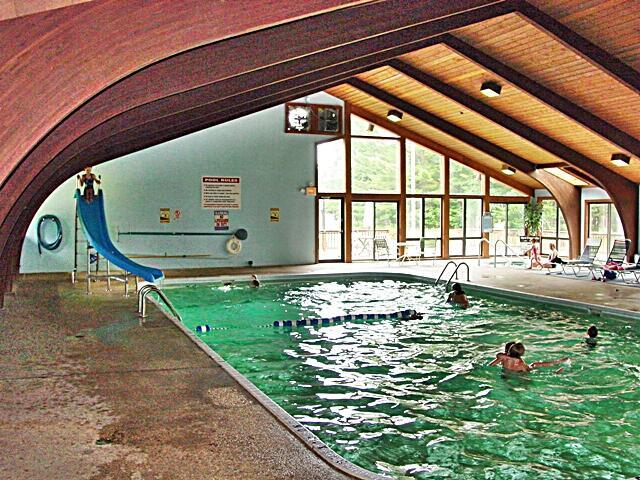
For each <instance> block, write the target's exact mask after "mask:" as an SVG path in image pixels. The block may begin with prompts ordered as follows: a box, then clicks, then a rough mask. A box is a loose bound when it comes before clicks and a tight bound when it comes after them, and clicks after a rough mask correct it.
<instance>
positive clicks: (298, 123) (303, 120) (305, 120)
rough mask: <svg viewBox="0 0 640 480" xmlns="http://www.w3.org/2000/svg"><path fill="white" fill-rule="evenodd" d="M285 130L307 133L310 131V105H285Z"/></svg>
mask: <svg viewBox="0 0 640 480" xmlns="http://www.w3.org/2000/svg"><path fill="white" fill-rule="evenodd" d="M287 131H288V132H296V133H303V132H307V133H309V132H310V131H311V107H308V106H304V105H287Z"/></svg>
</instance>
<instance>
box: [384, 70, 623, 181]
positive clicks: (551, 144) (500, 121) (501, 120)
mask: <svg viewBox="0 0 640 480" xmlns="http://www.w3.org/2000/svg"><path fill="white" fill-rule="evenodd" d="M389 65H390V66H391V67H393V68H394V69H396V70H397V71H399V72H400V73H402V74H403V75H405V76H407V77H409V78H411V79H413V80H414V81H416V82H418V83H421V84H422V85H424V86H425V87H427V88H430V89H431V90H434V91H435V92H437V93H439V94H440V95H443V96H445V97H447V98H449V99H451V100H453V101H454V102H456V103H457V104H458V105H461V106H463V107H464V108H467V109H469V110H471V111H472V112H475V113H477V114H479V115H481V116H482V117H484V118H486V119H487V120H490V121H491V122H493V123H494V124H496V125H498V126H500V127H502V128H504V129H506V130H509V131H510V132H512V133H514V134H516V135H518V136H519V137H520V138H523V139H524V140H526V141H528V142H530V143H532V144H533V145H535V146H537V147H539V148H541V149H543V150H546V151H547V152H549V153H551V154H553V155H555V156H556V157H558V158H562V159H564V160H566V161H567V162H569V163H571V164H572V165H574V166H576V167H578V168H580V169H582V170H585V171H587V172H589V173H591V174H592V175H593V176H594V178H599V177H601V176H607V177H614V178H616V179H617V180H618V181H620V182H629V180H627V179H626V178H625V177H623V176H622V175H620V174H618V173H616V172H613V171H612V170H609V169H608V168H606V167H603V166H602V165H601V164H599V163H598V162H596V161H594V160H592V159H590V158H588V157H587V156H585V155H582V154H581V153H579V152H577V151H575V150H573V149H572V148H569V147H567V146H566V145H564V144H563V143H561V142H558V141H556V140H554V139H553V138H551V137H549V136H547V135H545V134H543V133H541V132H539V131H537V130H535V129H533V128H531V127H529V126H528V125H525V124H524V123H522V122H519V121H518V120H516V119H514V118H513V117H510V116H509V115H506V114H504V113H502V112H501V111H499V110H496V109H494V108H493V107H491V106H489V105H487V104H486V103H484V102H481V101H480V100H477V99H476V98H474V97H471V96H469V95H467V94H466V93H464V92H462V91H460V90H458V89H456V88H454V87H452V86H450V85H448V84H446V83H444V82H442V81H440V80H438V79H437V78H435V77H432V76H431V75H429V74H427V73H425V72H423V71H421V70H419V69H417V68H415V67H413V66H411V65H407V64H406V63H404V62H401V61H400V60H392V61H390V62H389ZM566 165H567V164H566V162H558V163H556V164H551V165H550V164H540V165H536V167H535V168H551V166H555V167H561V166H566ZM631 183H633V182H631Z"/></svg>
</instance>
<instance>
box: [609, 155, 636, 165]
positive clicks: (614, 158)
mask: <svg viewBox="0 0 640 480" xmlns="http://www.w3.org/2000/svg"><path fill="white" fill-rule="evenodd" d="M629 162H631V157H629V155H625V154H624V153H614V154H613V155H611V163H613V164H614V165H615V166H617V167H628V166H629Z"/></svg>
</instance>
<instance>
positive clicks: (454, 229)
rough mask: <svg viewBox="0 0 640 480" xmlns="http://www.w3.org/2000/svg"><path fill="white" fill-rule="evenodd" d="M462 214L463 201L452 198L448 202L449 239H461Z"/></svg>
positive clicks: (462, 232)
mask: <svg viewBox="0 0 640 480" xmlns="http://www.w3.org/2000/svg"><path fill="white" fill-rule="evenodd" d="M463 214H464V199H462V198H452V199H451V200H450V201H449V237H450V238H462V237H463V236H464V231H463V228H462V219H463V218H464V217H463Z"/></svg>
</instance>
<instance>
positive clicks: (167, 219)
mask: <svg viewBox="0 0 640 480" xmlns="http://www.w3.org/2000/svg"><path fill="white" fill-rule="evenodd" d="M160 223H171V209H170V208H161V209H160Z"/></svg>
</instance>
